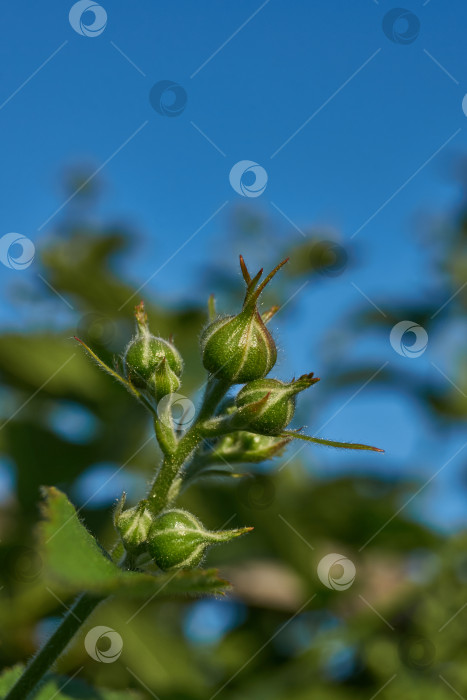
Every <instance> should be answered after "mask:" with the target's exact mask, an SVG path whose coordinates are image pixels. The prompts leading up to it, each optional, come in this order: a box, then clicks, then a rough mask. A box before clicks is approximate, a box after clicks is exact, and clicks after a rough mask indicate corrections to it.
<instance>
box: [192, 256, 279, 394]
mask: <svg viewBox="0 0 467 700" xmlns="http://www.w3.org/2000/svg"><path fill="white" fill-rule="evenodd" d="M285 262H287V261H286V260H284V261H282V262H281V263H280V264H279V265H278V266H277V267H276V268H275V269H274V270H273V271H272V272H271V273H270V274H269V275H268V276H267V277H266V279H265V280H264V281H263V282H262V283H261V284H260V285H259V286H258V283H259V280H260V277H261V275H262V272H263V271H262V270H260V271H259V272H258V274H257V275H256V276H255V277H254V278H253V279H251V277H250V274H249V272H248V270H247V268H246V265H245V263H244V261H243V258H242V257H240V265H241V268H242V273H243V277H244V279H245V282H246V284H247V291H246V295H245V300H244V302H243V309H242V310H241V312H240V313H239V314H238V315H237V316H226V317H224V318H218V319H216V320H215V321H213V322H212V323H211V324H209V325H208V326H207V328H206V329H205V331H204V333H203V335H202V337H201V347H202V352H203V364H204V366H205V368H206V369H207V370H208V371H209V372H211V373H212V374H214V375H215V376H216V377H218V378H223V379H227V380H228V381H230V382H232V383H236V384H243V383H244V382H249V381H252V380H254V379H259V378H261V377H264V376H266V374H267V373H268V372H269V371H270V370H271V369H272V368H273V367H274V364H275V362H276V359H277V350H276V345H275V343H274V340H273V338H272V336H271V334H270V333H269V331H268V330H267V328H266V326H265V323H264V321H263V319H262V318H261V315H260V314H259V312H258V309H257V301H258V297H259V295H260V294H261V292H262V291H263V289H264V287H265V286H266V285H267V284H268V282H269V281H270V280H271V279H272V278H273V276H274V275H275V274H276V272H277V271H278V270H279V269H280V268H281V267H282V265H284V263H285Z"/></svg>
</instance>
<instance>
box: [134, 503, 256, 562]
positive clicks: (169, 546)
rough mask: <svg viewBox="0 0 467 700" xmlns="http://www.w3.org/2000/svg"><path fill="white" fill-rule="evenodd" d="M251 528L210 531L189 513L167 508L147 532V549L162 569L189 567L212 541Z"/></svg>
mask: <svg viewBox="0 0 467 700" xmlns="http://www.w3.org/2000/svg"><path fill="white" fill-rule="evenodd" d="M252 529H253V528H251V527H244V528H240V529H238V530H223V531H219V532H211V531H210V530H206V529H205V528H204V526H203V525H202V523H201V522H200V521H199V520H198V518H196V517H195V516H194V515H192V514H191V513H188V512H187V511H184V510H179V509H173V510H168V511H166V512H165V513H163V514H162V515H161V516H159V517H158V518H157V519H156V520H155V521H154V523H153V525H152V527H151V529H150V531H149V535H148V551H149V553H150V554H151V556H152V557H153V559H154V561H155V562H156V564H157V565H158V566H159V568H161V569H162V570H163V571H170V570H172V569H192V568H194V567H195V566H198V564H200V563H201V561H202V559H203V556H204V554H205V551H206V549H207V548H208V547H210V546H211V545H213V544H218V543H220V542H228V541H229V540H231V539H233V538H234V537H238V536H239V535H243V534H244V533H246V532H249V531H250V530H252Z"/></svg>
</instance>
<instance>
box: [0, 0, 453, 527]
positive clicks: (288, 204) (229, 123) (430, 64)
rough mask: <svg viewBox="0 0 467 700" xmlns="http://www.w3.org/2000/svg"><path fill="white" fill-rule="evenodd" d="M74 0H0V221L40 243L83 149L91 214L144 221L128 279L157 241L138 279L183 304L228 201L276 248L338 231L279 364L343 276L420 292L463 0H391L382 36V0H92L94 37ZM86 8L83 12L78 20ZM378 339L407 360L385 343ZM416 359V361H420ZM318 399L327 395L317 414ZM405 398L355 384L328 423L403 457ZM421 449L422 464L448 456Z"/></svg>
mask: <svg viewBox="0 0 467 700" xmlns="http://www.w3.org/2000/svg"><path fill="white" fill-rule="evenodd" d="M72 4H73V3H72V2H63V0H60V1H59V0H49V2H48V3H47V5H46V6H45V5H43V4H42V3H34V4H32V3H27V2H23V1H22V0H17V1H16V2H15V3H9V4H8V5H7V6H5V7H4V8H3V9H2V19H3V26H4V28H5V30H4V32H3V38H2V42H1V45H0V62H1V65H2V71H1V80H0V125H1V131H0V139H1V153H2V168H1V172H0V178H1V181H0V192H1V194H2V203H1V226H0V234H1V235H4V234H6V233H8V232H18V233H21V234H23V235H25V236H27V237H29V238H30V239H31V240H32V241H33V242H34V244H35V245H36V247H37V248H40V246H41V244H42V243H43V241H45V239H46V237H47V236H48V235H49V234H50V233H51V232H53V230H54V225H56V224H57V223H58V222H59V221H60V220H61V218H62V217H64V216H65V215H66V213H67V207H69V206H70V205H71V203H68V204H65V202H64V200H65V195H64V192H63V190H62V189H61V187H60V174H61V172H62V171H63V168H64V167H66V166H69V165H73V164H76V163H85V164H88V165H89V166H90V168H91V171H97V170H99V177H102V178H103V179H104V181H105V183H106V184H105V197H104V198H103V202H102V205H101V207H100V209H99V212H98V214H96V216H99V217H100V218H101V219H102V220H103V221H108V220H109V219H112V220H123V221H130V222H131V223H132V225H133V226H134V227H135V228H136V229H137V230H139V231H140V232H141V238H140V239H138V245H137V247H136V250H135V252H134V253H133V255H132V257H131V258H129V259H127V260H125V261H124V263H123V268H122V271H123V272H124V273H125V274H126V275H128V276H129V277H130V278H131V279H132V280H134V281H135V282H136V283H138V284H140V283H141V281H142V280H145V279H147V278H148V277H150V276H151V275H153V273H154V272H155V270H157V269H158V268H159V267H160V266H161V265H162V264H164V263H166V261H167V260H168V259H169V258H171V256H173V257H172V258H171V260H170V261H169V262H167V263H166V264H165V267H164V268H163V269H162V270H161V271H160V272H159V273H158V274H157V275H155V276H154V277H153V279H152V280H151V281H150V282H149V283H148V285H147V291H148V293H150V294H154V295H155V294H160V295H164V298H166V299H170V300H173V301H183V300H186V299H190V298H192V296H193V287H195V288H196V285H197V280H196V273H197V265H199V264H201V262H202V261H203V259H205V257H206V256H211V255H212V254H213V251H214V254H215V255H217V256H219V255H220V254H221V252H222V246H223V235H225V233H224V232H225V228H226V225H227V221H228V217H229V212H230V210H231V208H232V207H234V206H235V205H236V204H238V203H247V204H248V206H250V207H251V208H252V210H253V211H255V210H258V211H260V212H264V213H265V214H267V215H268V216H270V217H271V219H272V220H273V221H274V222H275V224H276V225H277V227H278V229H279V231H281V232H282V235H283V241H284V246H286V244H287V241H288V240H290V241H291V242H293V243H295V242H296V241H297V240H298V241H300V240H301V234H300V233H299V232H298V231H297V230H296V228H294V227H292V226H291V225H290V223H289V221H291V222H293V224H294V226H295V227H297V228H298V229H301V230H306V229H307V227H309V226H310V225H311V224H321V225H326V226H329V227H332V228H333V229H334V230H335V231H336V236H337V238H338V240H340V241H341V243H342V244H343V245H344V246H345V245H346V244H350V242H353V243H354V244H358V245H359V246H360V247H361V249H362V250H364V261H363V264H361V265H360V266H359V267H358V269H356V270H355V271H352V273H349V274H347V273H346V274H345V275H342V276H341V277H339V278H331V279H330V280H324V281H323V284H322V285H321V286H319V287H318V288H316V287H313V288H310V289H307V290H304V291H303V293H302V294H301V295H300V297H299V298H297V310H296V311H295V312H294V313H297V314H298V313H299V312H301V313H302V314H303V315H305V314H306V313H307V312H309V310H310V308H312V309H318V310H319V309H321V308H326V319H323V318H321V317H320V315H319V313H318V314H315V315H316V316H317V317H318V318H317V320H316V321H315V323H314V326H313V328H309V329H308V334H306V333H305V338H304V339H303V335H300V337H301V341H300V343H298V342H297V337H296V336H293V335H292V336H290V334H289V333H288V335H287V338H285V333H283V334H282V335H283V343H282V344H283V347H284V351H285V352H288V353H290V359H289V360H287V361H284V363H283V364H282V365H281V368H283V369H284V371H285V370H287V371H289V368H290V371H291V372H293V371H294V370H293V369H292V367H293V366H296V365H297V364H298V365H300V367H301V366H302V365H305V363H308V362H309V355H310V354H311V355H312V357H313V360H316V361H318V359H317V358H318V357H319V342H318V340H317V338H319V336H320V334H321V333H322V332H324V330H326V328H328V327H329V325H330V323H331V324H332V323H338V319H339V318H340V317H342V316H343V315H345V313H346V310H347V309H350V308H352V307H353V305H354V304H355V303H356V302H358V301H362V299H361V297H359V292H358V291H356V289H355V286H353V285H356V286H358V287H359V288H360V289H362V290H363V291H364V292H365V293H366V294H367V295H368V296H369V297H370V298H371V299H372V300H373V301H374V302H375V303H376V304H378V305H381V304H384V303H385V301H387V300H390V299H394V298H402V299H408V298H423V297H425V295H426V294H429V293H430V291H433V289H434V288H435V287H436V284H437V281H436V279H433V278H432V277H431V276H430V274H429V270H430V268H429V259H428V257H427V250H426V245H425V244H424V233H423V230H422V231H420V230H418V229H417V236H415V235H414V231H415V230H416V226H415V222H416V220H417V217H418V216H419V215H420V214H421V213H427V212H431V213H437V212H439V211H444V210H445V208H446V206H447V205H448V204H451V203H452V201H453V200H454V199H455V196H456V189H455V186H454V184H453V183H452V182H449V180H448V179H447V177H446V172H447V167H448V163H449V159H450V158H451V157H452V156H453V154H456V153H460V152H462V151H463V150H465V147H466V142H467V128H466V126H467V124H466V120H467V117H466V115H465V114H464V112H463V109H462V100H463V97H464V95H465V94H466V92H467V81H466V80H465V77H464V76H465V75H466V74H467V71H466V69H467V53H466V52H465V51H464V50H463V49H464V46H465V26H466V20H467V6H466V5H465V3H464V2H463V0H450V2H449V3H448V4H447V3H445V2H444V3H443V2H441V1H440V0H418V1H417V2H416V1H411V2H404V9H405V10H406V11H405V12H402V13H400V16H399V19H398V20H397V22H394V23H393V32H392V34H390V36H389V37H388V36H387V33H386V34H385V32H384V31H383V28H382V23H383V18H384V17H385V16H387V14H388V12H390V11H391V10H393V9H394V8H395V7H397V6H398V5H397V3H395V2H389V1H388V0H379V2H377V0H353V1H352V2H349V1H348V0H335V1H334V0H320V1H316V2H292V3H291V2H286V1H285V0H269V2H263V3H261V2H260V1H258V2H252V1H246V0H238V1H237V2H235V3H228V2H225V1H222V2H221V1H219V0H217V1H216V2H214V1H209V0H206V1H205V2H203V3H201V4H200V3H195V2H188V1H184V2H180V1H173V0H172V1H171V2H165V1H160V2H154V1H153V0H146V1H143V0H139V1H137V2H133V3H131V4H130V3H123V2H115V1H114V2H111V1H108V0H103V1H102V3H101V6H102V7H103V8H104V10H105V13H106V15H107V24H106V25H105V28H104V29H103V31H102V32H101V33H99V34H98V35H96V36H93V37H88V36H86V35H83V34H79V33H78V32H77V31H75V30H74V29H73V27H72V26H71V24H70V22H69V18H68V12H69V10H70V8H71V6H72ZM447 5H448V6H447ZM414 17H415V19H414ZM92 19H93V16H92V15H91V14H90V13H89V12H88V13H87V14H86V15H83V17H82V20H83V22H84V26H86V24H89V22H90V21H92ZM78 28H79V25H78ZM405 34H408V36H407V39H408V40H407V42H406V43H401V42H404V35H405ZM163 80H165V81H172V82H173V83H176V84H178V85H180V86H181V88H182V91H183V92H182V95H183V94H186V104H185V105H184V108H183V109H182V110H181V111H180V114H179V115H178V116H175V117H172V118H170V117H167V116H163V115H161V114H159V113H157V112H156V111H155V110H154V108H153V106H152V105H151V103H150V100H149V93H150V91H151V88H152V87H153V86H154V85H155V84H156V83H159V82H160V81H163ZM163 99H168V98H167V95H165V97H163ZM296 132H297V133H296ZM241 160H251V161H254V162H256V163H258V164H259V165H260V166H261V167H262V168H264V170H265V171H266V173H267V178H268V179H267V186H266V189H265V190H264V192H263V193H262V194H261V195H260V196H259V197H256V198H248V199H247V198H243V197H242V196H241V195H239V194H238V193H237V192H235V191H234V189H233V188H232V186H231V184H230V182H229V172H230V170H231V168H232V166H233V165H234V164H235V163H237V162H238V161H241ZM57 210H58V211H57ZM55 212H57V213H55ZM194 234H195V235H194ZM428 235H429V232H428V231H427V232H426V236H428ZM192 236H193V238H192V239H191V240H189V242H187V240H188V239H190V237H192ZM291 237H293V238H291ZM182 246H183V247H182ZM180 247H182V249H181V250H180V251H179V252H178V253H177V250H178V249H179V248H180ZM237 252H240V251H237ZM251 254H252V253H251ZM253 254H254V258H255V259H254V260H252V267H254V266H255V265H258V266H260V265H261V262H262V251H261V249H260V248H259V247H258V249H257V250H256V251H253ZM226 265H230V266H232V267H233V266H236V265H237V262H236V260H234V259H232V260H229V261H226ZM19 278H21V279H31V280H35V279H36V278H37V271H35V268H34V264H32V265H31V266H30V267H29V268H27V270H22V271H17V270H11V269H8V268H6V267H5V266H3V265H0V290H1V293H2V296H4V295H6V294H7V290H8V289H9V288H10V287H11V285H12V284H13V283H14V282H17V281H18V279H19ZM195 293H196V292H195ZM303 315H302V318H303V317H304V316H303ZM0 323H1V324H2V326H3V327H11V326H12V325H16V326H17V327H18V326H19V327H22V325H23V324H24V328H25V329H26V328H27V317H26V316H21V314H20V315H19V316H16V319H15V318H14V316H13V312H12V306H11V305H10V304H9V303H8V304H4V305H3V309H2V311H1V314H0ZM278 325H279V331H280V330H281V323H280V322H278ZM284 328H285V326H284ZM307 328H308V326H307V324H302V330H303V329H305V330H306V329H307ZM302 330H301V331H300V334H302ZM365 347H366V346H362V348H361V351H362V352H365ZM386 352H387V355H388V358H390V360H391V361H392V362H396V363H397V362H404V361H405V362H406V361H407V360H406V359H405V358H399V356H397V355H395V353H393V352H392V350H391V348H390V347H389V345H388V348H387V349H386ZM430 359H433V356H429V355H428V353H426V356H424V358H420V364H419V367H420V371H421V372H423V371H429V360H430ZM382 361H384V354H383V357H382ZM424 363H425V364H424ZM305 370H307V371H308V370H309V367H305V366H303V371H305ZM334 410H335V409H334V408H333V407H326V411H327V414H326V415H324V416H322V422H323V423H324V422H325V420H326V417H330V416H331V415H332V413H333V412H334ZM413 411H414V409H413V407H412V406H410V405H408V404H407V403H405V399H401V398H400V397H398V396H393V395H389V396H385V397H382V398H381V397H375V396H373V395H372V393H371V391H369V392H367V394H366V395H365V398H363V397H362V398H361V400H360V399H359V401H356V402H355V403H353V404H352V407H349V411H347V410H346V411H343V412H342V413H341V414H339V416H337V417H336V419H335V420H334V421H333V423H332V425H330V426H329V435H330V436H335V437H337V438H342V439H350V438H354V439H361V440H362V441H363V440H366V441H369V442H373V443H374V442H376V443H378V442H381V441H382V442H383V444H384V445H385V446H387V445H388V444H389V445H390V446H391V447H392V450H393V457H394V458H395V459H396V460H397V459H400V460H404V459H409V458H410V457H411V456H413V454H414V451H415V450H417V449H419V446H420V443H421V442H423V440H424V439H425V437H426V436H427V435H428V434H429V428H428V426H425V425H423V421H422V420H421V418H420V417H417V422H416V426H417V427H416V430H414V419H413V416H414V414H413ZM319 418H320V419H321V416H320V417H319ZM356 430H357V431H359V432H357V433H356ZM394 431H396V432H397V436H398V439H397V444H394V443H395V442H396V441H395V440H394V438H393V435H394ZM320 454H322V453H320ZM329 454H331V453H328V454H327V455H326V456H325V457H324V456H323V457H320V459H322V460H323V464H324V465H325V466H328V465H331V464H335V463H336V462H337V463H339V464H340V463H342V464H345V463H346V462H345V459H346V457H343V456H340V455H339V456H337V457H336V454H337V453H335V452H332V454H331V457H329V456H328V455H329ZM432 457H433V462H430V463H429V464H428V465H427V473H428V474H429V473H431V472H433V471H435V469H436V466H437V465H438V464H439V460H442V459H443V458H444V455H443V454H438V452H437V451H436V454H433V452H432ZM447 457H449V454H448V455H447ZM341 460H344V461H341ZM440 488H441V487H440ZM446 489H447V492H448V496H447V497H446V499H445V501H444V502H445V503H447V504H448V506H449V512H450V514H451V519H452V521H453V522H457V523H458V522H459V518H460V517H461V516H460V513H461V511H462V510H463V508H464V506H465V504H464V503H463V502H462V503H459V504H458V507H456V505H455V501H454V500H453V499H454V491H453V490H452V489H451V490H449V488H448V486H446ZM442 510H443V512H442V514H441V515H440V516H439V518H438V519H440V520H442V519H443V518H445V516H446V513H445V509H444V508H443V509H442ZM440 512H441V511H440Z"/></svg>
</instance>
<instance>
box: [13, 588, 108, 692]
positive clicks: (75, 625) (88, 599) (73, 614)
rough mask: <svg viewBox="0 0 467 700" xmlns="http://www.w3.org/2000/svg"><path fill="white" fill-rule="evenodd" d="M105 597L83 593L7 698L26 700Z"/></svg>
mask: <svg viewBox="0 0 467 700" xmlns="http://www.w3.org/2000/svg"><path fill="white" fill-rule="evenodd" d="M105 598H106V596H93V595H90V594H89V593H82V594H81V595H80V596H79V597H78V598H77V599H76V601H75V602H74V604H73V606H72V607H71V608H70V610H69V611H68V612H67V614H66V615H65V617H64V618H63V621H62V622H61V624H60V626H59V627H58V628H57V629H56V630H55V632H54V633H53V635H52V636H51V637H50V639H49V640H48V641H47V642H46V643H45V644H44V646H43V647H42V649H41V650H40V651H39V652H38V653H37V654H36V656H34V657H33V659H32V660H31V661H30V663H29V664H28V666H27V667H26V669H25V671H24V673H23V675H22V676H21V678H19V679H18V680H17V681H16V683H15V685H14V686H13V687H12V688H11V690H10V691H9V692H8V694H7V695H6V697H5V700H25V698H27V697H28V695H29V693H31V692H32V691H33V690H34V689H35V688H36V686H37V685H38V684H39V683H40V682H41V680H42V678H43V677H44V675H45V674H46V673H47V671H48V670H49V669H50V667H51V666H52V665H53V664H54V663H55V661H56V660H57V659H58V657H59V656H60V654H61V653H62V652H63V651H64V649H65V647H66V646H67V645H68V644H69V642H70V641H71V640H72V639H73V637H74V636H75V634H76V632H77V631H78V629H79V628H80V627H81V625H82V624H83V622H84V620H85V619H86V618H87V617H89V615H90V614H91V613H92V611H93V610H94V609H95V608H96V607H97V606H98V605H99V603H101V602H102V601H103V600H104V599H105Z"/></svg>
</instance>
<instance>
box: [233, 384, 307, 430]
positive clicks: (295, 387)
mask: <svg viewBox="0 0 467 700" xmlns="http://www.w3.org/2000/svg"><path fill="white" fill-rule="evenodd" d="M318 381H319V379H318V378H317V377H313V373H311V374H304V375H303V376H302V377H300V378H299V379H297V380H296V381H292V382H290V383H288V384H287V383H284V382H281V381H279V380H278V379H257V380H256V381H254V382H250V383H249V384H246V385H245V386H244V387H243V389H241V390H240V391H239V393H238V395H237V398H236V399H235V402H236V404H237V408H238V415H239V416H241V417H242V418H243V419H247V420H248V429H249V430H252V431H254V432H257V433H260V434H262V435H278V434H279V433H280V432H281V431H282V430H284V428H286V427H287V425H288V424H289V423H290V421H291V420H292V418H293V415H294V412H295V395H296V394H298V393H299V392H300V391H303V390H304V389H307V388H308V387H309V386H311V385H312V384H315V383H316V382H318Z"/></svg>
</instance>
